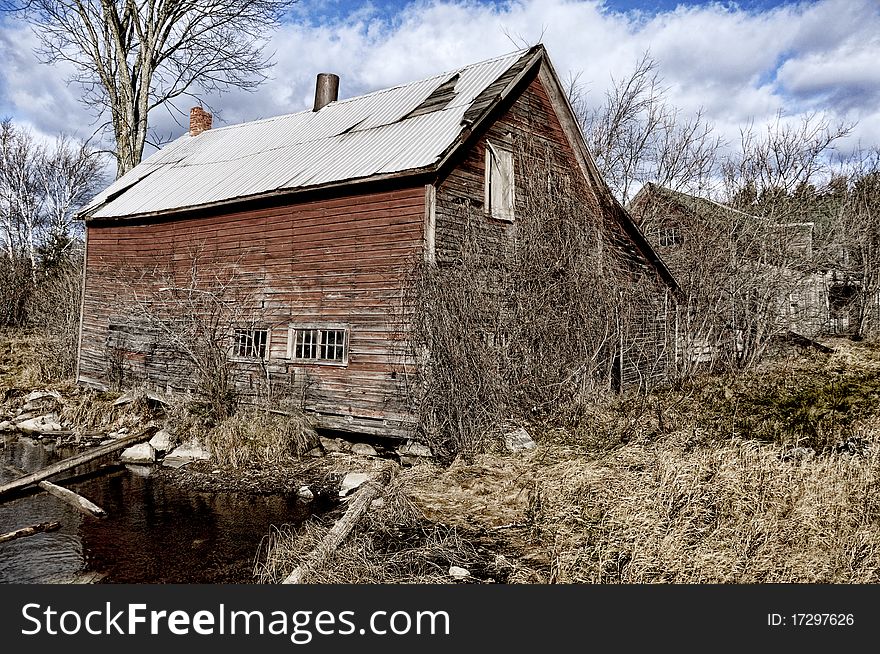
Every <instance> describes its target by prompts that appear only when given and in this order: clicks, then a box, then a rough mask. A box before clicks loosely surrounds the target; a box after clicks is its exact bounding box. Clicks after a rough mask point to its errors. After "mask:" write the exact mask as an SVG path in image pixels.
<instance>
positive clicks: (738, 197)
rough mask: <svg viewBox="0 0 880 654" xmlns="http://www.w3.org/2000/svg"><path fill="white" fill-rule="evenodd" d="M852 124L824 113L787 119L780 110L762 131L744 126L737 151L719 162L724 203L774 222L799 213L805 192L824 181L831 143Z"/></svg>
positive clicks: (848, 129) (832, 149)
mask: <svg viewBox="0 0 880 654" xmlns="http://www.w3.org/2000/svg"><path fill="white" fill-rule="evenodd" d="M853 127H854V126H853V125H852V124H849V123H845V122H837V123H832V121H831V119H830V118H829V117H828V116H827V115H824V114H805V115H803V116H800V117H798V118H796V119H787V118H786V117H785V116H783V115H782V114H781V113H779V114H777V115H776V118H775V119H774V120H773V121H772V122H770V123H768V124H767V125H766V126H765V127H764V129H763V130H762V131H759V130H757V129H755V126H754V124H750V125H748V126H746V127H745V128H743V129H742V130H740V135H741V136H740V147H739V151H738V152H737V153H736V154H734V155H731V156H729V157H727V158H726V159H725V161H724V162H723V163H722V165H721V171H722V174H723V178H724V186H725V193H726V196H727V200H728V202H729V203H731V204H732V205H734V206H736V207H737V208H739V209H743V210H745V211H751V212H752V213H758V214H760V215H763V216H766V217H768V218H774V219H777V220H783V219H789V218H791V217H792V215H795V216H797V215H799V214H800V215H802V214H803V213H804V207H803V206H799V205H805V204H806V205H809V204H810V202H811V198H810V197H808V196H807V195H805V193H804V191H805V190H806V189H807V187H809V186H811V185H822V184H824V183H825V182H827V181H828V178H829V177H830V174H831V164H832V161H831V155H832V154H833V151H834V148H835V145H836V143H837V141H839V140H840V139H842V138H843V137H845V136H847V135H848V134H849V133H850V132H851V131H852V129H853Z"/></svg>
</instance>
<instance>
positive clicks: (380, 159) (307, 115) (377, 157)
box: [81, 49, 534, 218]
mask: <svg viewBox="0 0 880 654" xmlns="http://www.w3.org/2000/svg"><path fill="white" fill-rule="evenodd" d="M533 53H534V49H532V50H521V51H518V52H514V53H511V54H508V55H504V56H502V57H497V58H495V59H490V60H488V61H483V62H480V63H477V64H472V65H470V66H466V67H464V68H461V69H459V70H456V71H449V72H445V73H443V74H440V75H435V76H433V77H430V78H428V79H425V80H421V81H418V82H412V83H410V84H404V85H401V86H396V87H393V88H390V89H384V90H381V91H375V92H373V93H369V94H367V95H363V96H359V97H356V98H349V99H346V100H340V101H337V102H332V103H330V104H328V105H327V106H325V107H324V108H323V109H321V110H320V111H317V112H314V111H302V112H299V113H296V114H289V115H285V116H276V117H274V118H267V119H264V120H256V121H253V122H249V123H242V124H240V125H232V126H228V127H221V128H217V129H211V130H208V131H206V132H202V133H201V134H200V135H198V136H195V137H193V136H190V135H189V134H188V133H187V134H185V135H183V136H181V137H180V138H178V139H177V140H175V141H174V142H172V143H170V144H169V145H168V146H166V147H165V148H163V149H162V150H160V151H158V152H156V153H155V154H153V155H152V156H151V157H149V158H148V159H146V160H144V161H143V162H142V163H141V164H139V165H138V166H137V167H135V168H134V169H133V170H131V171H129V172H128V173H127V174H126V175H124V176H123V177H121V178H120V179H118V180H116V181H115V182H114V183H113V184H111V185H110V186H109V187H108V188H107V189H105V190H104V191H103V192H101V193H100V194H98V195H97V196H96V197H95V198H94V199H93V200H92V201H91V202H90V203H89V204H88V206H86V207H85V208H84V209H83V210H82V212H81V214H83V215H87V216H89V217H91V218H116V217H124V216H135V215H141V214H151V213H158V212H164V211H172V210H175V209H183V208H188V207H197V206H200V205H205V204H212V203H216V202H223V201H228V200H233V199H236V198H246V197H249V196H257V195H261V194H265V193H272V192H276V191H285V190H295V189H304V188H308V187H314V186H321V185H326V184H332V183H338V182H345V181H348V180H356V179H365V178H369V177H372V176H376V175H385V174H393V173H400V172H405V171H408V170H415V169H422V168H426V167H430V166H432V165H435V164H437V163H438V162H439V161H440V159H441V158H442V157H443V156H444V154H445V153H446V152H447V151H448V150H449V148H450V146H451V145H453V144H454V143H455V142H456V140H457V139H458V137H459V135H460V134H461V133H462V130H463V129H464V127H465V124H466V122H467V120H465V114H468V119H471V118H472V116H473V115H474V109H475V105H477V104H479V105H486V106H489V105H491V104H492V100H494V96H495V95H496V92H497V90H498V87H499V82H500V81H503V80H501V78H502V77H505V76H507V77H510V78H512V77H515V74H514V75H512V74H511V73H514V72H515V71H516V69H517V68H522V67H523V66H524V65H525V63H526V61H528V60H530V57H531V55H532V54H533ZM517 63H519V66H517ZM517 72H518V71H517ZM455 73H458V75H459V78H458V80H457V81H456V83H455V97H454V98H453V99H452V101H451V102H450V103H449V104H448V105H446V106H445V107H443V108H442V109H439V110H437V111H432V112H430V113H423V114H421V115H418V116H415V117H410V118H405V116H407V115H408V114H409V113H410V112H412V111H413V110H414V109H416V108H417V107H419V105H420V104H421V103H423V102H424V101H425V100H426V99H427V98H428V97H429V96H430V95H431V93H432V92H433V91H434V90H435V89H437V87H438V86H440V85H441V84H443V83H444V82H446V81H448V80H449V79H450V78H451V77H452V76H453V75H454V74H455ZM493 83H494V86H493ZM504 86H506V84H505V85H504ZM489 91H491V92H492V93H491V97H490V96H489V94H488V92H489ZM469 110H470V112H469Z"/></svg>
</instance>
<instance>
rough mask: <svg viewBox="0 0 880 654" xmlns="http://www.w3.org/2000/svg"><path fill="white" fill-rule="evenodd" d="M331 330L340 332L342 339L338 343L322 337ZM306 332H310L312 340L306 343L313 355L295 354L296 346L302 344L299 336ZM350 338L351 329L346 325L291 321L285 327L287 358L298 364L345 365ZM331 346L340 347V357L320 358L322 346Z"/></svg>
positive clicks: (346, 363)
mask: <svg viewBox="0 0 880 654" xmlns="http://www.w3.org/2000/svg"><path fill="white" fill-rule="evenodd" d="M331 332H335V333H338V332H342V334H343V341H342V344H341V345H340V344H339V343H335V342H334V343H333V344H327V343H324V339H325V338H326V337H327V336H328V335H329V334H330V333H331ZM306 333H308V334H310V337H311V338H312V339H315V340H314V341H313V342H309V343H307V344H306V346H307V347H310V348H311V350H312V352H313V353H314V354H315V356H314V357H303V356H296V353H297V352H296V350H297V346H299V345H302V343H301V342H300V338H301V337H303V336H304V335H305V334H306ZM350 339H351V329H350V328H349V326H348V325H344V324H338V323H291V324H290V325H288V328H287V358H288V359H290V360H291V361H293V362H295V363H299V364H309V365H320V366H347V365H348V352H349V345H350ZM326 347H333V348H339V347H341V348H342V358H341V359H326V358H320V356H319V355H320V353H321V349H322V348H326Z"/></svg>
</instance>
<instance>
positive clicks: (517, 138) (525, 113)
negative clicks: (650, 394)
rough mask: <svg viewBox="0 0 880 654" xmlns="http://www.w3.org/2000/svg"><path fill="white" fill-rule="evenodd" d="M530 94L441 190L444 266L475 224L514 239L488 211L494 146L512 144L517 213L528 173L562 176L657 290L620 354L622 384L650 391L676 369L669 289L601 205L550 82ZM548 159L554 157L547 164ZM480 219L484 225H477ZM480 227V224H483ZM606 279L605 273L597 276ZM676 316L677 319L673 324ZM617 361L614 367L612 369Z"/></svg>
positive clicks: (510, 228) (439, 254) (485, 233)
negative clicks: (489, 146) (488, 165)
mask: <svg viewBox="0 0 880 654" xmlns="http://www.w3.org/2000/svg"><path fill="white" fill-rule="evenodd" d="M524 84H525V88H524V89H523V91H522V92H521V93H520V94H518V95H516V96H515V99H514V100H513V101H512V102H511V103H510V106H509V107H507V108H504V109H503V110H502V112H501V114H500V116H499V117H498V118H497V119H496V120H495V121H493V122H492V124H491V125H490V127H489V128H488V130H487V131H486V133H485V134H482V135H480V137H479V138H478V139H477V140H476V141H475V143H474V144H473V145H472V147H471V148H470V149H469V150H468V151H467V153H466V154H465V156H464V157H463V158H462V160H461V162H460V163H458V164H457V165H456V166H455V167H454V168H453V169H452V170H451V171H450V172H449V173H448V174H447V175H446V176H445V177H444V178H443V179H441V180H440V181H439V183H438V185H437V190H436V204H435V225H436V226H435V230H436V234H435V249H436V259H437V262H438V264H439V265H441V266H442V265H448V264H450V263H452V262H454V261H455V260H456V257H457V248H458V243H459V242H460V236H461V234H462V233H463V231H464V229H465V223H466V221H468V220H470V221H471V222H470V229H472V230H475V231H476V232H477V233H478V234H480V237H481V238H483V239H486V240H490V241H494V242H496V243H497V244H498V245H499V246H500V245H502V244H503V243H504V242H505V241H506V240H507V239H509V238H512V236H513V234H514V232H515V218H514V221H513V222H507V221H503V220H498V219H495V218H492V217H490V216H488V215H487V214H486V213H485V207H484V200H485V175H486V170H485V161H486V142H487V141H489V142H491V143H494V144H496V145H503V144H509V145H510V147H511V148H512V149H513V151H514V154H515V169H514V174H515V181H514V186H515V189H516V195H515V214H516V213H520V212H522V211H523V210H524V209H525V204H526V201H527V198H525V197H524V189H526V188H527V187H528V184H527V180H526V179H525V177H524V176H525V175H530V176H532V177H534V178H540V179H547V178H549V177H550V176H551V173H554V172H557V173H560V174H561V176H562V177H567V178H568V180H569V181H570V182H571V183H572V184H573V185H574V186H573V188H572V189H571V190H570V192H573V193H574V194H576V196H577V197H578V200H579V202H580V203H581V204H582V206H583V210H584V211H585V213H586V214H589V215H585V216H584V219H585V220H590V221H592V222H593V223H594V224H595V225H596V226H597V229H600V230H601V231H600V234H599V238H600V242H604V243H607V244H608V246H610V247H613V248H615V249H616V251H617V252H618V253H619V255H620V256H621V257H622V259H623V260H624V261H626V262H628V264H629V268H630V271H631V274H632V275H633V276H634V277H636V276H641V277H642V279H643V282H644V283H646V284H649V285H650V287H651V289H652V292H653V291H656V297H653V298H652V300H651V302H650V306H644V307H638V308H637V310H636V311H635V313H636V314H637V320H636V322H637V323H638V324H637V326H636V327H635V328H634V330H633V332H634V333H633V334H632V335H630V337H629V338H627V339H626V342H625V343H622V344H621V345H620V350H621V352H622V355H621V352H616V353H612V355H615V354H616V356H613V359H612V360H613V361H617V362H618V364H619V365H620V368H621V369H620V370H619V371H617V373H618V374H619V377H620V379H619V385H620V387H622V388H625V387H632V386H639V385H641V386H647V385H649V383H650V382H652V381H656V380H658V379H660V378H662V377H663V376H664V375H666V374H667V372H668V368H669V367H670V366H671V365H673V364H674V362H673V361H672V360H671V358H670V355H669V353H668V342H669V334H668V333H667V331H668V329H669V322H670V320H672V318H674V311H673V312H672V314H670V313H669V312H668V298H667V294H666V293H665V290H664V289H661V288H660V287H659V286H656V284H655V283H654V282H653V281H652V280H653V277H654V276H653V274H651V273H650V270H649V268H648V265H647V262H646V260H645V258H644V256H643V255H642V254H641V253H640V252H639V250H638V248H637V247H636V245H635V244H634V243H633V241H632V239H631V238H630V236H629V235H628V234H627V233H626V231H625V229H624V228H623V226H622V225H621V224H620V222H619V221H618V220H617V218H616V217H615V216H613V215H611V214H610V213H609V209H608V206H607V203H603V202H602V201H601V200H600V196H601V193H602V192H601V190H600V189H597V188H594V187H593V186H591V182H589V181H588V179H587V178H586V177H585V176H583V175H582V174H581V171H580V168H579V163H578V158H577V155H576V154H575V152H574V150H573V148H572V145H571V142H570V141H569V138H568V136H567V134H566V131H565V129H564V128H563V125H562V123H561V122H560V118H559V116H558V115H557V113H556V110H555V109H554V105H553V102H552V101H551V99H550V95H549V94H548V92H547V88H546V87H545V86H544V82H543V81H542V77H541V76H540V75H534V76H532V78H531V79H527V80H524ZM547 153H552V155H551V156H550V158H549V159H548V158H547ZM475 218H476V220H475ZM475 223H476V224H475ZM597 274H598V273H597ZM670 315H671V316H672V318H670ZM612 360H609V361H608V362H607V365H609V366H610V365H611V364H612Z"/></svg>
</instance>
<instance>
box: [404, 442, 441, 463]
mask: <svg viewBox="0 0 880 654" xmlns="http://www.w3.org/2000/svg"><path fill="white" fill-rule="evenodd" d="M397 456H398V457H399V459H400V465H402V466H414V465H418V464H419V463H423V462H424V461H428V460H430V459H431V457H432V456H433V454H432V453H431V448H430V447H428V446H427V445H424V444H422V443H417V442H416V441H407V442H406V443H404V444H403V445H401V446H400V447H398V448H397Z"/></svg>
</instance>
